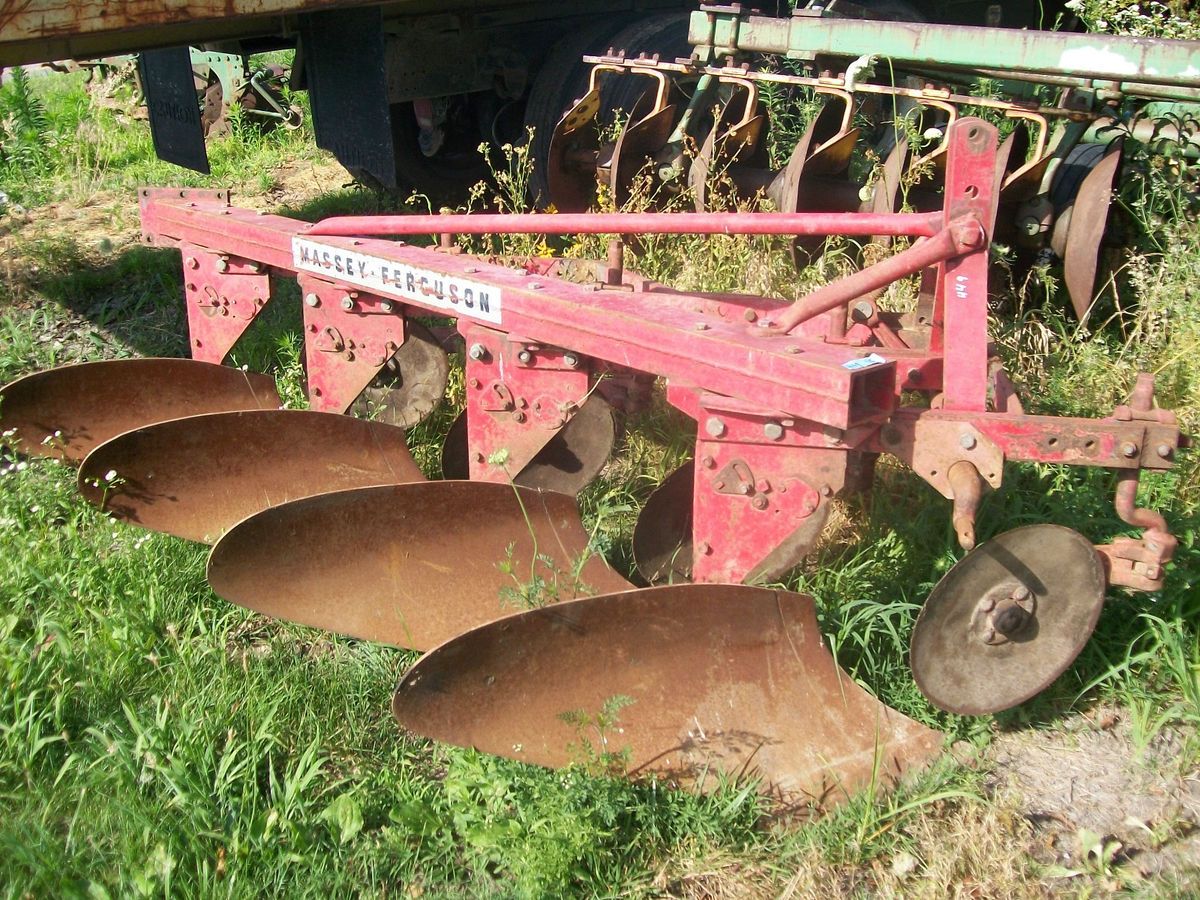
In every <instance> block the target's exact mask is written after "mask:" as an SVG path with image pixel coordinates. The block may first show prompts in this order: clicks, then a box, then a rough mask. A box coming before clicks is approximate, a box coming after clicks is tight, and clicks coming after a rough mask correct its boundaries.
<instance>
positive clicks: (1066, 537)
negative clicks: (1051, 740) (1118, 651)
mask: <svg viewBox="0 0 1200 900" xmlns="http://www.w3.org/2000/svg"><path fill="white" fill-rule="evenodd" d="M1022 587H1023V588H1025V589H1027V590H1028V591H1029V592H1030V594H1031V595H1032V607H1031V609H1032V615H1021V616H1018V617H1017V619H1016V621H1015V623H1012V624H1010V626H1008V627H1007V628H1006V627H1001V629H1000V630H1001V631H1002V632H1003V631H1009V632H1010V634H1009V635H1008V637H1007V639H1005V638H1004V636H1003V635H1001V642H1000V643H989V642H988V640H987V636H988V630H989V628H992V626H993V625H994V624H995V622H996V620H995V619H994V618H989V614H988V612H987V611H986V608H987V606H988V605H989V604H990V602H992V601H997V600H998V601H999V602H1000V605H999V606H997V607H996V609H997V611H999V610H1000V609H1002V608H1003V605H1004V604H1005V603H1007V602H1008V600H1009V598H1010V597H1011V596H1012V592H1013V591H1014V590H1018V589H1020V588H1022ZM1106 587H1107V581H1106V579H1105V577H1104V567H1103V565H1102V564H1101V562H1100V557H1099V555H1098V554H1097V553H1096V550H1095V548H1094V547H1093V546H1092V545H1091V543H1090V542H1089V541H1088V539H1087V538H1085V537H1084V536H1083V535H1081V534H1080V533H1079V532H1077V531H1072V530H1071V529H1070V528H1063V527H1062V526H1060V525H1028V526H1026V527H1024V528H1017V529H1014V530H1013V531H1008V532H1005V533H1004V534H1001V535H999V536H997V537H994V538H992V539H991V540H990V541H987V542H986V543H984V544H981V545H980V546H978V547H976V548H975V549H974V550H972V551H971V552H970V553H968V554H967V555H966V556H965V557H963V559H962V560H961V561H960V562H959V563H958V564H957V565H956V566H954V568H952V569H951V570H950V571H949V572H947V573H946V576H945V577H944V578H942V580H941V581H940V582H938V584H937V587H935V588H934V589H933V593H931V594H930V595H929V599H928V600H926V601H925V607H924V609H922V610H921V615H920V616H919V617H918V618H917V624H916V627H915V628H914V630H913V636H912V647H911V654H910V661H911V663H912V670H913V676H914V677H915V678H916V681H917V686H918V687H919V688H920V689H921V693H923V694H924V695H925V696H926V697H928V698H929V700H930V701H931V702H932V703H934V704H935V705H937V706H939V707H941V708H942V709H944V710H947V711H948V712H953V713H959V714H960V715H970V716H978V715H986V714H987V713H993V712H998V711H999V710H1002V709H1008V708H1009V707H1012V706H1016V705H1017V704H1019V703H1023V702H1024V701H1026V700H1028V699H1029V698H1030V697H1032V696H1034V695H1035V694H1037V693H1038V692H1039V691H1041V690H1043V689H1044V688H1046V687H1047V686H1048V685H1049V684H1050V683H1051V682H1052V681H1054V679H1056V678H1058V676H1059V675H1061V674H1062V673H1063V672H1064V671H1065V670H1066V668H1067V666H1069V665H1070V664H1071V663H1072V662H1073V661H1074V659H1075V657H1076V656H1078V655H1079V651H1080V650H1081V649H1083V645H1084V644H1086V643H1087V641H1088V638H1089V637H1090V636H1091V634H1092V630H1093V629H1094V628H1095V627H1096V620H1097V619H1098V618H1099V617H1100V609H1101V607H1102V606H1103V605H1104V592H1105V588H1106ZM1012 625H1015V626H1016V627H1012ZM992 640H993V641H994V640H995V638H993V639H992Z"/></svg>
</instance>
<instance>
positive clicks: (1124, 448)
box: [1121, 441, 1141, 459]
mask: <svg viewBox="0 0 1200 900" xmlns="http://www.w3.org/2000/svg"><path fill="white" fill-rule="evenodd" d="M1140 452H1141V451H1140V450H1139V449H1138V445H1137V444H1135V443H1134V442H1133V441H1126V442H1125V443H1124V444H1122V445H1121V455H1122V456H1124V457H1125V458H1126V459H1133V458H1134V457H1135V456H1137V455H1138V454H1139V453H1140Z"/></svg>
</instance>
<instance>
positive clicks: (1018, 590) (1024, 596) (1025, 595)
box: [1009, 584, 1030, 603]
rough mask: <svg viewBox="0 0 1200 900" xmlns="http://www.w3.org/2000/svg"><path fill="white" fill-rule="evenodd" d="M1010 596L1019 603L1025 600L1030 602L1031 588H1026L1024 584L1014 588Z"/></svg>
mask: <svg viewBox="0 0 1200 900" xmlns="http://www.w3.org/2000/svg"><path fill="white" fill-rule="evenodd" d="M1009 596H1011V597H1012V598H1013V599H1014V600H1016V601H1017V602H1018V603H1020V602H1022V601H1023V600H1028V599H1029V596H1030V593H1029V588H1027V587H1025V585H1023V584H1022V585H1018V586H1017V587H1015V588H1013V592H1012V594H1010V595H1009Z"/></svg>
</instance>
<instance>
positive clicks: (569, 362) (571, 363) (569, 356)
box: [563, 353, 579, 369]
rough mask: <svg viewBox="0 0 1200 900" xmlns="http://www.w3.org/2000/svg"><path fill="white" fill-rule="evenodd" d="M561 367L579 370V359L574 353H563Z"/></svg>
mask: <svg viewBox="0 0 1200 900" xmlns="http://www.w3.org/2000/svg"><path fill="white" fill-rule="evenodd" d="M563 365H564V366H566V367H567V368H568V369H578V368H579V357H578V356H577V355H576V354H574V353H564V354H563Z"/></svg>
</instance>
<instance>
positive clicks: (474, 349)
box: [467, 344, 488, 362]
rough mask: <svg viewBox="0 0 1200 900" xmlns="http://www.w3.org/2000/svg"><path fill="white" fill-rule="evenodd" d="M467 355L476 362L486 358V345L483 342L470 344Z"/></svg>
mask: <svg viewBox="0 0 1200 900" xmlns="http://www.w3.org/2000/svg"><path fill="white" fill-rule="evenodd" d="M467 355H468V356H469V357H471V359H473V360H475V361H476V362H478V361H479V360H483V359H487V355H488V352H487V347H485V346H483V344H472V345H471V349H469V350H468V351H467Z"/></svg>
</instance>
